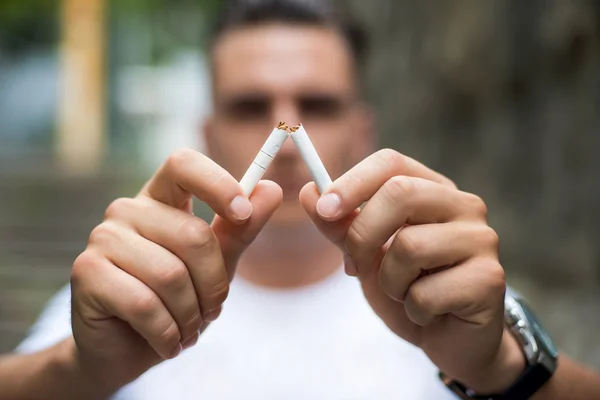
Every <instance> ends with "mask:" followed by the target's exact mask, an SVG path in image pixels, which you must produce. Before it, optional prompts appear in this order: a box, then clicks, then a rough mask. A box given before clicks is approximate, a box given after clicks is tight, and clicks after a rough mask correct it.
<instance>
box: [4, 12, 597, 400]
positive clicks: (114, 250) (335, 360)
mask: <svg viewBox="0 0 600 400" xmlns="http://www.w3.org/2000/svg"><path fill="white" fill-rule="evenodd" d="M320 4H321V3H318V4H317V3H306V4H303V3H301V2H295V1H289V0H288V1H253V2H244V3H243V4H241V3H240V2H234V3H233V5H231V6H230V7H229V8H227V9H226V11H225V12H224V14H223V17H222V20H221V24H220V25H219V29H218V30H217V33H216V34H215V38H214V40H213V42H212V46H211V60H212V73H213V77H212V84H213V96H214V114H213V115H212V116H211V117H210V118H209V119H208V121H207V123H206V125H205V129H204V133H205V136H206V142H207V145H208V149H209V155H210V158H209V157H206V156H204V155H201V154H199V153H197V152H194V151H191V150H183V151H179V152H176V153H175V154H173V155H172V156H171V157H170V158H169V159H168V160H167V161H166V162H165V163H164V165H163V166H162V167H161V168H160V169H159V170H158V171H157V172H156V174H155V175H154V176H153V177H152V179H150V180H149V182H148V183H147V184H146V185H145V186H144V187H143V188H142V190H141V191H140V193H139V194H138V196H137V197H135V198H133V199H120V200H117V201H115V202H114V203H112V204H111V205H110V207H109V208H108V210H107V212H106V217H105V220H104V221H103V222H102V223H101V224H100V225H99V226H98V227H97V228H96V229H94V231H93V232H92V234H91V236H90V240H89V244H88V247H87V248H86V250H85V251H84V252H83V253H82V254H81V255H80V256H79V257H78V258H77V260H76V261H75V263H74V266H73V272H72V280H71V292H72V293H71V294H70V295H69V292H68V291H63V292H62V293H61V294H59V295H58V296H57V298H56V299H55V300H53V305H52V306H51V307H50V309H49V310H50V311H48V312H46V313H45V314H44V316H43V317H42V319H41V321H40V323H39V324H38V325H37V328H36V330H35V331H34V333H33V335H32V336H31V337H30V338H29V339H27V340H26V341H25V342H24V343H23V344H22V345H21V346H20V348H19V350H20V352H22V353H26V354H21V355H14V356H12V357H8V358H6V359H5V360H4V361H3V362H2V363H0V388H2V391H1V392H0V398H1V399H5V398H11V399H12V398H44V399H48V398H57V399H68V398H83V399H96V398H98V399H102V398H107V397H110V396H111V395H114V396H115V398H117V399H170V398H172V399H187V398H190V399H239V398H250V399H267V398H286V399H288V398H297V399H313V398H322V399H333V398H343V399H436V400H439V399H452V398H455V395H454V394H452V393H451V392H450V391H449V390H448V389H447V388H446V387H445V386H444V385H443V384H442V383H441V381H440V380H439V379H438V378H437V370H438V368H439V369H440V370H442V371H443V372H444V373H445V374H446V375H448V376H449V377H451V378H453V379H455V380H456V381H457V382H460V383H461V384H462V385H464V386H465V387H467V388H469V389H470V390H471V391H473V392H475V393H481V394H488V393H502V392H504V391H505V390H507V389H508V388H511V387H513V386H514V384H515V381H517V380H518V379H520V377H522V376H523V373H524V370H525V364H526V363H525V359H524V357H523V353H522V350H521V346H520V345H519V344H518V342H517V340H516V339H515V337H514V336H513V335H512V334H511V333H509V331H508V329H507V328H504V302H503V300H504V294H505V281H504V275H503V270H502V268H501V266H500V264H499V262H498V256H497V237H496V235H495V233H494V231H493V230H492V229H491V228H489V227H488V225H487V223H486V216H485V214H486V210H485V204H484V203H483V202H482V201H481V199H479V198H478V197H477V196H475V195H472V194H469V193H465V192H461V191H459V190H457V189H456V188H455V186H454V185H453V183H452V182H450V181H449V180H448V179H447V178H445V177H443V176H442V175H440V174H438V173H436V172H434V171H432V170H430V169H428V168H427V167H425V166H423V165H421V164H419V163H418V162H417V161H414V160H412V159H410V158H407V157H405V156H403V155H401V154H399V153H397V152H395V151H391V150H383V151H379V152H376V153H374V154H371V155H369V153H371V151H370V150H369V149H370V146H371V143H372V141H373V139H374V137H373V133H372V121H371V117H370V114H369V111H368V110H367V109H366V107H365V106H364V104H363V103H362V102H361V101H360V93H359V89H358V88H359V85H358V69H359V68H358V65H359V63H358V61H359V60H358V58H359V57H360V54H361V52H360V49H359V46H358V43H359V42H358V41H356V40H355V39H356V38H357V36H356V35H351V34H349V33H348V32H349V30H346V29H344V26H342V25H341V24H340V23H339V21H338V20H336V19H335V18H334V17H333V16H332V14H330V13H329V12H328V11H327V10H326V9H325V8H324V6H323V5H322V4H321V5H320ZM280 120H284V121H287V122H288V123H289V124H296V123H299V122H302V123H303V124H304V125H305V127H306V129H307V131H308V132H309V134H310V135H311V138H312V139H313V141H314V143H315V146H316V148H317V150H318V152H319V153H320V155H321V157H322V159H323V161H324V164H325V165H326V166H327V168H328V170H329V172H330V173H331V174H332V176H333V177H334V178H338V179H336V180H335V181H334V182H333V184H332V185H331V187H330V188H329V189H327V191H326V192H325V193H323V194H322V195H321V194H319V193H318V192H317V190H316V188H315V186H314V184H313V183H307V182H309V180H310V178H309V175H308V172H307V170H306V167H305V166H304V165H303V163H302V161H301V159H300V157H299V155H298V154H297V152H296V150H295V149H294V147H293V145H292V143H291V142H290V141H288V142H287V143H286V144H285V145H284V147H283V148H282V150H281V151H280V153H279V155H278V156H277V158H276V159H275V160H274V162H273V164H272V165H271V168H270V170H269V172H268V174H267V178H268V179H270V180H269V181H262V182H261V183H260V184H259V185H258V187H257V188H256V190H255V192H254V193H253V194H252V196H251V197H250V199H248V198H247V197H246V196H244V195H243V192H242V189H241V187H240V186H239V184H238V180H239V179H240V178H241V176H242V175H243V173H244V171H245V170H246V168H247V167H248V166H249V164H250V163H251V162H252V159H253V157H254V156H255V154H256V152H257V150H258V149H259V148H260V146H261V145H262V143H263V141H264V140H265V138H266V136H267V135H268V133H269V132H270V131H271V129H272V127H273V126H274V125H276V124H277V123H278V121H280ZM365 156H366V158H365ZM363 158H364V159H363ZM361 160H362V161H361ZM193 196H196V197H198V198H199V199H200V200H201V201H204V202H206V204H208V205H209V206H210V207H211V208H212V209H213V210H214V211H215V212H216V214H217V216H216V217H215V219H214V220H213V221H212V223H209V222H205V221H202V220H201V219H199V218H197V217H195V216H194V215H193V213H192V212H191V210H192V208H191V201H192V197H193ZM298 199H299V201H298ZM367 200H369V201H368V203H367V204H366V205H364V206H363V207H362V208H360V211H359V207H361V205H362V204H363V203H364V202H365V201H367ZM319 231H320V232H321V233H322V234H321V233H319ZM342 257H344V260H343V261H342ZM342 264H343V265H344V269H345V272H346V274H347V275H350V276H352V277H347V276H346V275H345V274H343V273H342V272H341V268H342V267H341V266H342ZM234 273H235V280H233V282H232V283H231V287H230V285H229V282H230V280H231V279H232V278H233V277H234ZM361 289H362V290H361ZM69 298H71V302H72V303H71V305H72V313H71V318H72V333H71V330H70V327H69V322H68V320H69V313H70V309H69V305H68V301H69ZM536 392H537V393H536V394H535V397H534V398H543V399H567V398H568V399H590V398H594V397H600V384H599V383H598V377H597V376H596V375H593V373H591V372H589V371H587V370H585V369H584V368H582V367H579V366H577V365H575V364H574V363H573V362H571V361H570V360H568V359H567V358H566V357H564V356H562V355H561V359H560V363H559V366H558V368H557V370H556V371H555V372H554V373H553V375H552V377H550V379H549V380H548V381H547V382H545V383H544V384H543V385H540V387H539V388H536Z"/></svg>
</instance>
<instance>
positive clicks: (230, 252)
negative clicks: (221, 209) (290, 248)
mask: <svg viewBox="0 0 600 400" xmlns="http://www.w3.org/2000/svg"><path fill="white" fill-rule="evenodd" d="M282 198H283V192H282V190H281V187H279V185H277V184H276V183H275V182H271V181H264V180H263V181H260V182H259V183H258V185H257V186H256V188H255V189H254V192H252V196H251V197H250V202H251V203H252V209H253V212H252V216H251V217H250V219H249V220H248V221H247V222H246V223H245V224H243V225H237V224H232V223H231V222H229V221H228V220H226V219H224V218H221V217H220V216H218V215H217V216H215V219H214V220H213V222H212V224H211V227H212V230H213V232H214V233H215V235H216V236H217V239H218V241H219V243H220V245H221V250H222V252H223V258H224V260H225V265H226V266H227V270H228V272H229V274H230V275H229V276H230V278H233V273H234V270H233V269H234V268H235V265H236V263H237V260H238V259H239V257H240V255H241V254H242V252H243V251H244V250H245V249H246V248H247V247H248V246H249V245H250V244H251V243H252V242H253V241H254V239H255V238H256V235H258V233H259V232H260V231H261V230H262V228H263V227H264V226H265V224H266V223H267V221H268V220H269V219H270V218H271V216H272V215H273V213H274V212H275V210H277V208H278V207H279V205H280V204H281V200H282Z"/></svg>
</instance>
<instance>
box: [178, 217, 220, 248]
mask: <svg viewBox="0 0 600 400" xmlns="http://www.w3.org/2000/svg"><path fill="white" fill-rule="evenodd" d="M178 234H179V240H181V242H182V243H183V244H184V245H185V246H186V247H189V248H193V249H197V250H199V249H204V248H207V247H209V246H211V245H213V244H214V239H215V235H214V232H213V231H212V228H211V227H210V225H208V223H206V221H203V220H201V219H199V218H194V217H190V218H187V219H186V220H185V221H184V222H182V224H181V226H180V227H179V232H178Z"/></svg>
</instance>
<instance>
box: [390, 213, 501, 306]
mask: <svg viewBox="0 0 600 400" xmlns="http://www.w3.org/2000/svg"><path fill="white" fill-rule="evenodd" d="M497 251H498V236H497V235H496V232H495V231H494V230H493V229H492V228H490V227H489V226H487V225H484V224H474V223H471V222H450V223H445V224H428V225H413V226H407V227H405V228H402V229H401V230H400V231H399V232H398V233H397V234H396V236H395V237H394V239H393V241H392V243H391V245H390V246H389V248H388V249H387V252H386V253H385V256H384V258H383V261H382V262H381V268H380V269H379V278H380V283H381V286H382V288H383V290H384V291H385V293H386V294H387V295H388V296H389V297H391V298H392V299H394V300H396V301H404V299H405V298H406V294H407V292H408V288H409V287H410V286H411V285H412V284H413V283H414V282H415V281H416V280H417V279H418V278H419V276H421V274H422V273H424V271H431V270H436V269H438V268H442V267H446V266H453V265H457V264H459V263H461V262H463V261H466V260H468V259H469V258H472V257H475V256H478V255H483V256H490V257H495V256H496V255H497Z"/></svg>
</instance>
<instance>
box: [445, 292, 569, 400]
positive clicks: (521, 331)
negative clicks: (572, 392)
mask: <svg viewBox="0 0 600 400" xmlns="http://www.w3.org/2000/svg"><path fill="white" fill-rule="evenodd" d="M504 321H505V323H506V325H507V327H508V328H509V330H510V331H511V333H512V334H513V335H514V337H515V338H516V339H517V341H518V342H519V344H520V345H521V349H522V350H523V355H524V356H525V360H526V362H527V365H526V367H525V370H524V371H523V373H522V374H521V376H519V378H518V379H517V381H516V382H515V383H514V384H513V385H512V386H511V387H510V388H509V389H508V390H506V391H505V392H504V393H499V394H493V395H481V394H475V393H474V392H473V391H471V390H469V389H468V388H467V387H465V386H464V385H463V384H461V383H460V382H457V381H455V380H453V379H451V378H449V377H448V376H446V375H445V374H444V373H443V372H441V371H440V373H439V376H440V379H441V380H442V381H443V382H444V384H445V385H446V386H447V387H448V388H449V389H450V390H451V391H452V392H454V393H455V394H457V395H458V397H459V398H460V399H464V400H471V399H482V400H526V399H529V398H530V397H531V396H533V395H534V394H535V393H536V392H537V391H538V390H539V389H540V388H541V387H542V386H543V385H544V383H546V382H547V381H548V380H549V379H550V377H551V376H552V374H554V371H556V365H557V361H558V351H557V349H556V347H555V346H554V343H553V342H552V340H551V339H550V337H549V336H548V333H547V332H546V330H545V329H544V328H543V327H542V325H541V324H540V322H539V320H538V318H537V317H536V316H535V314H534V313H533V311H532V310H531V308H529V306H528V305H527V304H526V303H525V301H524V300H523V299H522V298H521V297H520V296H519V295H517V294H516V292H514V291H512V290H510V289H508V290H507V292H506V295H505V297H504Z"/></svg>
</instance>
